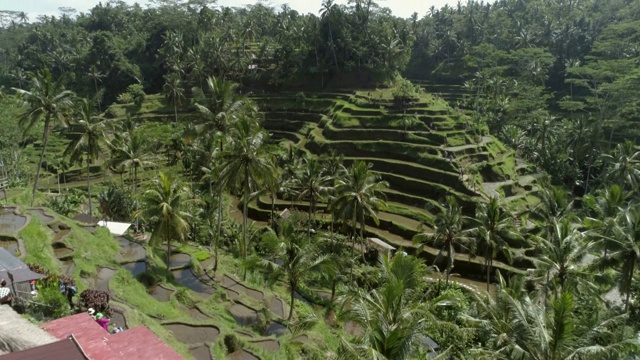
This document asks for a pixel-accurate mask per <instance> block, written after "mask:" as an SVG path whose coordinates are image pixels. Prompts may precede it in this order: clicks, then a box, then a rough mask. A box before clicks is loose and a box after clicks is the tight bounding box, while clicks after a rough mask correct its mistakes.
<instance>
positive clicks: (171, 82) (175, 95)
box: [162, 73, 185, 123]
mask: <svg viewBox="0 0 640 360" xmlns="http://www.w3.org/2000/svg"><path fill="white" fill-rule="evenodd" d="M164 80H165V83H164V86H163V87H162V91H163V92H164V95H165V97H166V98H167V100H169V102H170V103H171V104H172V105H173V114H174V116H175V121H176V123H177V122H178V106H180V105H181V104H182V101H183V100H184V99H185V97H184V88H183V86H182V80H181V79H180V75H178V74H176V73H169V74H167V75H165V76H164Z"/></svg>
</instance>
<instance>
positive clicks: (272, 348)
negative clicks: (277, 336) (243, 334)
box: [251, 340, 280, 353]
mask: <svg viewBox="0 0 640 360" xmlns="http://www.w3.org/2000/svg"><path fill="white" fill-rule="evenodd" d="M251 343H252V344H254V345H256V346H259V347H261V348H262V349H264V350H266V351H268V352H272V353H277V352H278V351H280V343H279V342H278V341H277V340H260V341H251Z"/></svg>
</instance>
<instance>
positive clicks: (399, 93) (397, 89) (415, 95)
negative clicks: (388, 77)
mask: <svg viewBox="0 0 640 360" xmlns="http://www.w3.org/2000/svg"><path fill="white" fill-rule="evenodd" d="M421 92H422V89H420V87H419V86H416V85H413V83H411V81H409V80H407V79H405V78H399V79H398V80H397V81H396V84H395V86H394V88H393V92H392V95H393V101H394V102H395V103H396V104H404V103H405V102H408V101H413V100H418V99H420V93H421Z"/></svg>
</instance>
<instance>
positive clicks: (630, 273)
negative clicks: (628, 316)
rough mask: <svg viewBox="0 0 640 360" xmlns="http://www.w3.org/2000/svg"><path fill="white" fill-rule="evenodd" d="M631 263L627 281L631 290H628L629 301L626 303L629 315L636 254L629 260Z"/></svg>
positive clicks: (625, 306)
mask: <svg viewBox="0 0 640 360" xmlns="http://www.w3.org/2000/svg"><path fill="white" fill-rule="evenodd" d="M629 261H630V262H631V266H630V269H629V278H628V279H627V280H628V281H627V284H628V286H629V288H627V289H626V290H627V299H626V301H625V302H624V312H625V313H628V312H629V298H630V296H631V289H630V287H631V282H632V281H633V271H634V270H635V266H636V256H635V254H634V255H633V257H632V258H631V259H630V260H629Z"/></svg>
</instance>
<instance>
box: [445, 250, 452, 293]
mask: <svg viewBox="0 0 640 360" xmlns="http://www.w3.org/2000/svg"><path fill="white" fill-rule="evenodd" d="M447 258H448V259H447V273H446V280H445V286H446V287H447V288H449V275H451V270H452V269H453V241H449V250H448V254H447Z"/></svg>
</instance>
